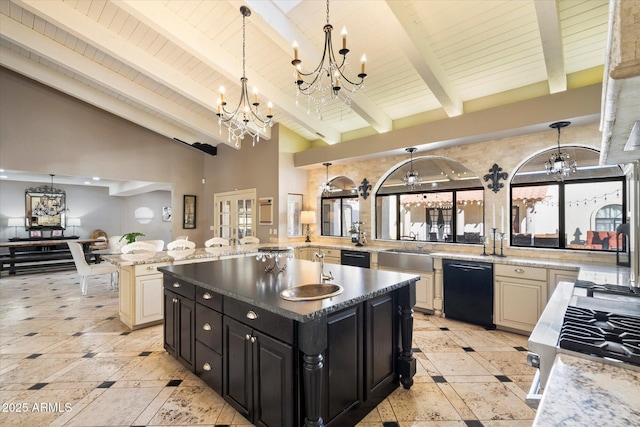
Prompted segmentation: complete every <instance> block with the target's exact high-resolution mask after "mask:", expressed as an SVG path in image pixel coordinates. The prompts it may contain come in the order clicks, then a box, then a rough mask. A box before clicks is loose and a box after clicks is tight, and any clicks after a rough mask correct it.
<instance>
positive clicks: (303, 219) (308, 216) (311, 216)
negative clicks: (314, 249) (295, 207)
mask: <svg viewBox="0 0 640 427" xmlns="http://www.w3.org/2000/svg"><path fill="white" fill-rule="evenodd" d="M300 223H302V224H305V225H306V226H307V230H306V235H307V238H306V239H305V242H310V241H311V227H309V224H315V223H316V213H315V212H314V211H302V212H300Z"/></svg>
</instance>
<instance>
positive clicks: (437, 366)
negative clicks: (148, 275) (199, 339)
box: [0, 272, 535, 427]
mask: <svg viewBox="0 0 640 427" xmlns="http://www.w3.org/2000/svg"><path fill="white" fill-rule="evenodd" d="M88 289H89V291H88V296H86V297H82V296H81V295H80V283H79V277H78V276H77V274H75V272H58V273H50V274H48V273H44V274H43V273H41V274H31V275H24V276H12V277H6V276H5V277H2V278H0V402H1V404H2V408H1V412H0V425H5V426H8V425H11V426H29V427H31V426H45V425H52V426H166V425H170V426H195V425H198V426H203V425H204V426H243V425H249V424H250V423H249V422H248V421H247V420H246V419H244V418H243V417H242V416H240V415H239V414H238V413H237V412H236V411H235V410H234V409H233V408H231V407H230V406H229V405H228V404H226V403H225V401H224V400H223V399H222V398H221V397H220V396H219V395H217V394H216V393H215V392H213V391H212V390H211V389H210V388H209V387H207V386H206V385H205V384H204V383H203V382H201V381H200V379H199V378H197V377H196V376H195V375H193V374H192V373H190V372H189V371H187V370H186V369H185V368H183V367H182V365H180V364H179V363H178V362H177V361H175V360H174V359H173V358H171V357H170V356H169V355H168V354H167V353H166V352H165V351H164V349H163V347H162V326H161V325H160V326H153V327H150V328H146V329H142V330H138V331H129V330H128V328H127V327H126V326H125V325H124V324H122V323H121V322H120V321H119V320H118V295H117V292H114V291H111V290H109V289H108V281H107V279H106V278H105V279H104V280H102V279H101V278H100V277H92V278H90V280H89V288H88ZM526 345H527V338H526V337H524V336H520V335H515V334H510V333H506V332H501V331H487V330H485V329H483V328H481V327H477V326H474V325H468V324H464V323H460V322H456V321H452V320H447V319H442V318H438V317H434V316H428V315H424V314H421V313H416V314H415V322H414V348H415V350H416V353H415V356H416V358H417V360H418V364H417V366H418V372H417V374H416V376H415V378H414V380H415V383H414V385H413V387H412V388H411V389H410V390H404V389H403V388H398V389H397V390H396V391H394V392H393V393H392V394H391V395H390V396H389V397H388V398H387V399H386V400H384V401H383V402H382V403H381V404H380V405H378V407H377V408H376V409H375V410H373V411H372V412H371V413H370V414H369V415H367V416H366V417H365V418H364V419H363V420H362V421H361V422H360V424H358V426H360V427H374V426H384V427H394V426H399V427H409V426H413V427H428V426H439V427H449V426H451V427H453V426H461V427H463V426H470V427H481V426H487V427H490V426H496V427H498V426H500V427H520V426H530V425H531V423H532V420H533V418H534V416H535V412H534V411H533V410H532V409H530V408H529V407H528V406H527V405H526V404H525V403H524V398H525V395H526V390H527V389H528V387H529V385H530V383H531V381H532V380H533V374H534V372H533V369H532V368H530V367H529V366H527V365H526Z"/></svg>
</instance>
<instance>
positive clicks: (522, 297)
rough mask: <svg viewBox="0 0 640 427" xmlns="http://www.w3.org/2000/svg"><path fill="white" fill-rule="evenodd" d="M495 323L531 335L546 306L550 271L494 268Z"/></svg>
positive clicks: (526, 267) (532, 268) (495, 266)
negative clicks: (548, 273) (548, 272)
mask: <svg viewBox="0 0 640 427" xmlns="http://www.w3.org/2000/svg"><path fill="white" fill-rule="evenodd" d="M494 276H495V277H494V310H493V316H494V323H495V324H496V326H502V327H505V328H508V329H514V330H517V331H520V332H531V331H532V330H533V328H534V326H535V325H536V323H537V321H538V318H539V317H540V315H541V314H542V311H543V310H544V307H545V305H546V304H547V286H548V285H547V269H546V268H540V267H528V266H514V265H506V264H495V265H494Z"/></svg>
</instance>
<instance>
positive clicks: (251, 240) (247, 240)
mask: <svg viewBox="0 0 640 427" xmlns="http://www.w3.org/2000/svg"><path fill="white" fill-rule="evenodd" d="M258 243H260V239H258V238H257V237H254V236H246V237H243V238H242V239H240V244H241V245H257V244H258Z"/></svg>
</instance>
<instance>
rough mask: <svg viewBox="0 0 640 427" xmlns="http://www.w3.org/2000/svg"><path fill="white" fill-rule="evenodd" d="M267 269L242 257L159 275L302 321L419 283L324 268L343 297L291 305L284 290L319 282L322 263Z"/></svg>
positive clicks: (413, 278)
mask: <svg viewBox="0 0 640 427" xmlns="http://www.w3.org/2000/svg"><path fill="white" fill-rule="evenodd" d="M266 265H267V264H266V263H264V262H262V261H259V260H257V259H256V258H255V257H243V258H230V259H225V260H220V261H218V262H205V263H193V264H183V265H173V266H169V267H162V268H159V271H161V272H163V273H165V274H167V275H169V276H172V277H175V278H177V279H181V280H185V281H188V282H189V283H193V284H195V285H198V286H200V287H202V288H205V289H208V290H210V291H213V292H216V293H219V294H222V295H225V296H227V297H231V298H233V299H236V300H239V301H243V302H246V303H248V304H251V305H254V306H256V307H259V308H262V309H264V310H267V311H270V312H273V313H276V314H278V315H280V316H283V317H286V318H289V319H293V320H296V321H298V322H307V321H310V320H313V319H315V318H318V317H320V316H324V315H327V314H329V313H332V312H335V311H339V310H342V309H344V308H346V307H350V306H352V305H355V304H357V303H359V302H362V301H365V300H368V299H371V298H374V297H376V296H378V295H382V294H385V293H387V292H390V291H392V290H394V289H398V288H401V287H404V286H407V285H409V284H410V283H411V282H414V281H416V280H418V279H419V276H416V275H413V274H406V273H398V272H392V271H382V270H371V269H367V268H359V267H351V266H342V265H336V264H325V267H324V270H325V273H328V272H331V273H332V274H333V277H334V280H331V281H329V283H336V284H339V285H342V287H343V288H344V291H343V292H342V293H341V294H339V295H336V296H334V297H332V298H325V299H322V300H314V301H287V300H284V299H282V298H281V297H280V291H282V290H283V289H287V288H290V287H292V286H295V285H302V284H310V283H319V278H320V272H321V270H320V263H318V262H311V261H305V260H298V259H291V260H288V261H287V269H286V270H285V271H284V272H283V273H276V272H265V266H266Z"/></svg>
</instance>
